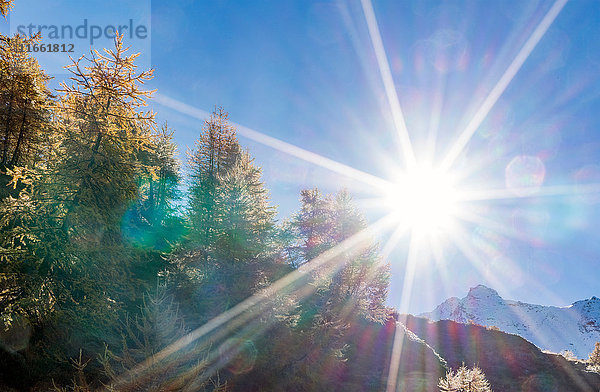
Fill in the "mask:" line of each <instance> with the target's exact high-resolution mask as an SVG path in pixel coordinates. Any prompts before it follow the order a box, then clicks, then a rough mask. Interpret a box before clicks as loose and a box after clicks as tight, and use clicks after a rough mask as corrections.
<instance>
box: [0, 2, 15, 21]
mask: <svg viewBox="0 0 600 392" xmlns="http://www.w3.org/2000/svg"><path fill="white" fill-rule="evenodd" d="M13 2H14V0H0V14H2V16H4V17H6V15H8V11H10V9H11V8H12V7H13Z"/></svg>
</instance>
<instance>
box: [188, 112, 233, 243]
mask: <svg viewBox="0 0 600 392" xmlns="http://www.w3.org/2000/svg"><path fill="white" fill-rule="evenodd" d="M240 156H241V148H240V145H239V143H238V140H237V137H236V133H235V128H234V127H233V125H231V123H230V122H229V114H228V113H227V112H226V111H225V109H223V108H222V107H218V108H215V110H214V111H213V112H212V113H211V115H210V117H209V118H208V119H206V120H205V121H204V124H203V126H202V131H201V133H200V136H199V138H198V140H197V141H196V147H195V151H193V152H191V153H190V154H189V164H190V168H191V183H190V186H189V210H188V217H189V220H190V225H191V230H190V238H191V240H192V241H193V242H194V243H196V244H197V245H199V246H200V247H201V248H203V249H204V250H205V251H209V250H210V249H212V248H213V247H214V244H215V241H216V238H217V224H218V220H219V212H218V211H217V205H216V203H217V200H218V199H219V197H220V195H219V192H221V191H222V187H221V181H222V178H223V176H225V175H226V174H227V173H228V172H229V171H230V170H231V169H232V168H233V167H234V165H235V164H236V163H237V161H238V160H239V159H240Z"/></svg>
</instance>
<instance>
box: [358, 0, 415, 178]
mask: <svg viewBox="0 0 600 392" xmlns="http://www.w3.org/2000/svg"><path fill="white" fill-rule="evenodd" d="M361 4H362V9H363V13H364V15H365V19H366V21H367V27H368V29H369V36H370V37H371V43H372V45H373V50H374V51H375V57H376V58H377V65H378V67H379V73H380V75H381V81H382V82H383V87H384V89H385V94H386V97H387V101H388V104H389V106H390V111H391V113H392V119H393V121H394V126H395V128H396V133H397V136H398V138H399V143H400V151H401V153H402V156H403V158H404V161H405V163H406V166H407V167H408V168H411V167H413V166H415V164H416V157H415V153H414V150H413V148H412V144H411V142H410V136H409V134H408V129H407V127H406V122H405V121H404V115H403V114H402V108H401V106H400V100H399V99H398V93H397V92H396V87H395V85H394V79H393V78H392V72H391V70H390V64H389V62H388V59H387V55H386V53H385V47H384V46H383V41H382V39H381V33H380V32H379V26H378V24H377V18H376V17H375V12H374V11H373V4H372V3H371V0H361Z"/></svg>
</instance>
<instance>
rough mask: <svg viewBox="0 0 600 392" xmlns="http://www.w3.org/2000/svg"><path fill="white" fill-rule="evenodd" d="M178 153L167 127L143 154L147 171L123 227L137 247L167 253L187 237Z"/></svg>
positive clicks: (170, 131)
mask: <svg viewBox="0 0 600 392" xmlns="http://www.w3.org/2000/svg"><path fill="white" fill-rule="evenodd" d="M176 153H177V146H176V145H175V143H174V142H173V131H172V130H171V129H169V128H168V126H167V124H164V125H163V126H162V127H161V128H160V130H159V132H158V134H157V135H156V137H155V138H154V143H153V145H152V146H151V147H150V150H149V151H146V152H145V153H144V154H143V155H142V158H141V161H142V162H143V163H144V165H145V169H144V170H143V171H142V174H141V176H140V177H139V180H138V196H137V199H136V202H135V204H134V205H133V206H132V207H130V209H129V210H128V211H127V213H126V216H125V218H124V222H123V225H122V229H123V235H124V236H125V237H126V238H127V239H128V240H129V241H130V242H132V243H133V244H136V245H140V246H143V247H146V248H151V249H158V250H161V251H167V250H169V249H170V248H172V247H173V246H175V245H176V244H177V242H178V241H179V240H180V238H181V236H182V235H183V231H184V225H183V220H182V218H181V216H180V214H179V211H178V206H177V202H178V201H179V199H180V197H181V195H180V191H179V189H178V187H179V183H180V178H181V177H180V173H179V162H178V160H177V159H176V157H175V155H176Z"/></svg>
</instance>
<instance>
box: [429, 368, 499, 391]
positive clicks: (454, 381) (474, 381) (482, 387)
mask: <svg viewBox="0 0 600 392" xmlns="http://www.w3.org/2000/svg"><path fill="white" fill-rule="evenodd" d="M438 387H439V388H440V391H442V392H492V388H491V387H490V384H489V382H488V381H487V379H486V378H485V374H484V373H483V371H482V370H481V369H480V368H478V367H477V366H475V367H473V368H471V369H469V368H467V367H466V366H465V365H464V364H463V365H462V366H461V367H460V368H458V369H457V370H456V371H452V370H450V371H448V372H447V373H446V377H445V378H440V381H439V383H438Z"/></svg>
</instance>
